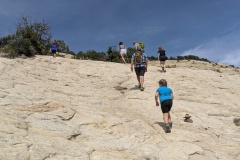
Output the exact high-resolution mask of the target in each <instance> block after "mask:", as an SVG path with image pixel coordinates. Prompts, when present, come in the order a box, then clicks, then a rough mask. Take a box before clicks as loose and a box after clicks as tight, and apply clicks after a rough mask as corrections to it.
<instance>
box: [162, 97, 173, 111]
mask: <svg viewBox="0 0 240 160" xmlns="http://www.w3.org/2000/svg"><path fill="white" fill-rule="evenodd" d="M171 108H172V99H167V100H164V101H162V102H161V109H162V113H168V112H169V111H170V110H171Z"/></svg>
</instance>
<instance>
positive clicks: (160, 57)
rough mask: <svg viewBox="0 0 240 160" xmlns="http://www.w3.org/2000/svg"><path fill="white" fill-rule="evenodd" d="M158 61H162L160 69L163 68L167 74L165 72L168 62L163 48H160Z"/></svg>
mask: <svg viewBox="0 0 240 160" xmlns="http://www.w3.org/2000/svg"><path fill="white" fill-rule="evenodd" d="M157 53H158V60H159V61H160V67H162V72H166V70H165V61H166V60H167V57H166V51H165V50H163V48H162V46H159V47H158V52H157Z"/></svg>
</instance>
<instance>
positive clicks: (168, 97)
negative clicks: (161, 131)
mask: <svg viewBox="0 0 240 160" xmlns="http://www.w3.org/2000/svg"><path fill="white" fill-rule="evenodd" d="M158 98H159V100H160V102H161V109H162V113H163V120H164V123H165V125H166V132H167V133H170V132H171V128H172V121H171V115H170V110H171V108H172V103H173V101H172V100H173V98H174V97H173V92H172V89H170V88H168V87H167V81H166V80H165V79H161V80H160V81H159V88H158V89H157V91H156V93H155V102H156V106H157V107H158V106H159V102H158Z"/></svg>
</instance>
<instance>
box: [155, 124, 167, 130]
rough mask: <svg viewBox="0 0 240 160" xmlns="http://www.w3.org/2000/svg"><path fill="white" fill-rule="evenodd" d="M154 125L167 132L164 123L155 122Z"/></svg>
mask: <svg viewBox="0 0 240 160" xmlns="http://www.w3.org/2000/svg"><path fill="white" fill-rule="evenodd" d="M154 124H158V125H159V126H160V127H162V129H163V130H164V131H165V128H166V125H165V123H164V122H155V123H154Z"/></svg>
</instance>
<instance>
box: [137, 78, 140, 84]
mask: <svg viewBox="0 0 240 160" xmlns="http://www.w3.org/2000/svg"><path fill="white" fill-rule="evenodd" d="M137 80H138V84H141V82H140V76H137Z"/></svg>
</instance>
